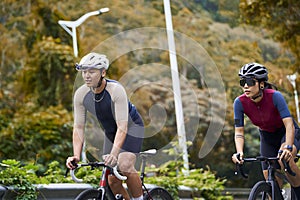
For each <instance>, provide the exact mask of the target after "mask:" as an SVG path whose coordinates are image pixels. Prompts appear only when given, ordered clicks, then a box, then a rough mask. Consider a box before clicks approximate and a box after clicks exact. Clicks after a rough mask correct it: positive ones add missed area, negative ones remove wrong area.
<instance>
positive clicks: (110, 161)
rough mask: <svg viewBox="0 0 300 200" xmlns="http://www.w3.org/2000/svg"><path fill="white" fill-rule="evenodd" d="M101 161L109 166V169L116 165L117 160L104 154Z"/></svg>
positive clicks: (110, 155)
mask: <svg viewBox="0 0 300 200" xmlns="http://www.w3.org/2000/svg"><path fill="white" fill-rule="evenodd" d="M102 158H103V161H104V162H105V164H106V165H109V166H111V167H114V166H116V165H117V163H118V158H117V157H116V156H114V155H112V154H106V155H103V157H102Z"/></svg>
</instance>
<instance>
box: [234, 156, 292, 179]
mask: <svg viewBox="0 0 300 200" xmlns="http://www.w3.org/2000/svg"><path fill="white" fill-rule="evenodd" d="M237 158H238V159H239V160H240V155H239V154H237ZM278 160H279V158H278V157H265V156H258V157H256V158H243V161H244V162H257V161H267V162H270V161H278ZM281 162H282V164H283V166H284V171H285V172H287V173H289V174H290V175H291V176H296V173H295V172H293V171H292V169H291V167H290V165H289V163H287V162H286V161H285V160H281ZM238 172H240V173H241V175H242V176H243V177H244V178H248V175H247V174H245V173H244V170H243V164H238V163H236V172H235V174H236V175H237V174H238Z"/></svg>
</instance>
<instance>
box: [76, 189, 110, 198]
mask: <svg viewBox="0 0 300 200" xmlns="http://www.w3.org/2000/svg"><path fill="white" fill-rule="evenodd" d="M101 197H102V192H101V191H99V190H97V189H87V190H84V191H83V192H81V193H80V194H79V195H78V196H77V197H76V199H75V200H101ZM103 199H106V198H105V197H104V198H103Z"/></svg>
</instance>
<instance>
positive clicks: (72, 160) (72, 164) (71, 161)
mask: <svg viewBox="0 0 300 200" xmlns="http://www.w3.org/2000/svg"><path fill="white" fill-rule="evenodd" d="M78 162H79V158H78V157H77V156H70V157H68V158H67V160H66V166H67V168H69V169H75V168H76V166H77V163H78Z"/></svg>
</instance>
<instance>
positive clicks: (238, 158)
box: [231, 152, 244, 165]
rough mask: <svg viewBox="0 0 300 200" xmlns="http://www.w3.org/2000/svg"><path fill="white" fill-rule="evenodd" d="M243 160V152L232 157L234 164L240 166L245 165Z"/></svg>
mask: <svg viewBox="0 0 300 200" xmlns="http://www.w3.org/2000/svg"><path fill="white" fill-rule="evenodd" d="M243 158H244V153H243V152H239V153H234V154H233V155H232V157H231V159H232V162H234V163H237V164H240V165H241V164H243V163H244V160H243Z"/></svg>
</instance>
